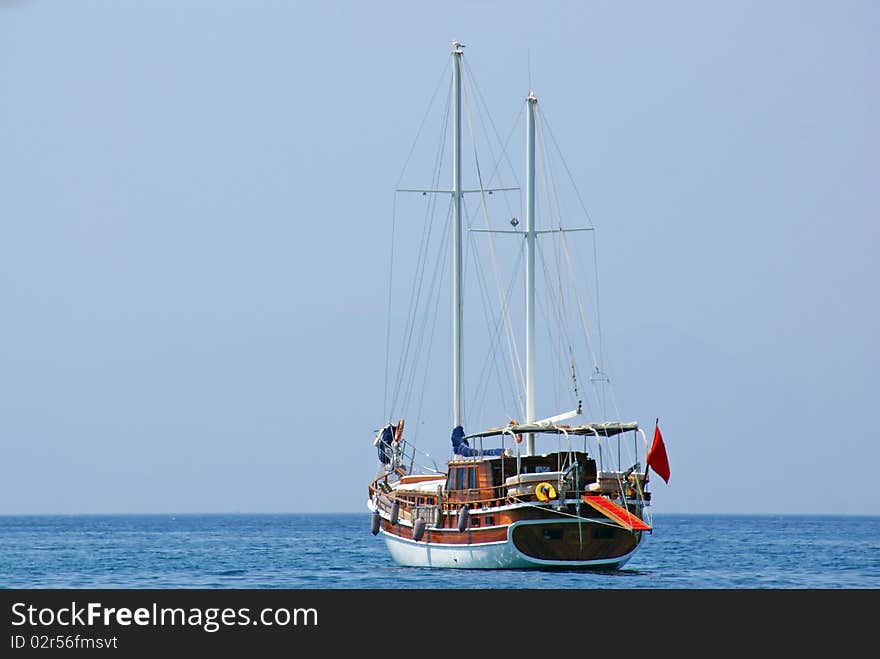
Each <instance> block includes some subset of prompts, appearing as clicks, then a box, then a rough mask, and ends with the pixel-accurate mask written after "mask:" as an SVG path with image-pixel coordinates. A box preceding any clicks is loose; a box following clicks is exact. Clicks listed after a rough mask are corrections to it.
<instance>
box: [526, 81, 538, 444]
mask: <svg viewBox="0 0 880 659" xmlns="http://www.w3.org/2000/svg"><path fill="white" fill-rule="evenodd" d="M526 103H528V113H527V116H528V120H527V122H526V423H532V422H534V420H535V237H536V236H537V232H536V231H535V110H536V106H537V105H538V99H537V97H536V96H535V95H534V94H533V93H532V92H529V96H528V98H526ZM534 453H535V435H534V434H533V433H529V434H528V435H527V436H526V455H534Z"/></svg>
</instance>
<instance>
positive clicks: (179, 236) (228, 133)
mask: <svg viewBox="0 0 880 659" xmlns="http://www.w3.org/2000/svg"><path fill="white" fill-rule="evenodd" d="M878 33H880V5H878V4H877V3H875V2H868V1H865V2H856V1H852V0H846V1H834V2H831V1H827V2H810V1H805V2H800V1H798V2H795V1H791V2H789V1H774V2H748V1H736V2H710V3H706V2H679V1H671V2H630V3H613V2H574V1H572V2H546V3H543V4H540V5H536V4H535V3H531V2H501V1H498V2H489V1H484V2H469V3H465V2H449V3H418V2H416V3H408V2H385V1H373V2H334V1H330V2H311V3H295V2H280V1H279V2H268V1H267V2H245V1H240V2H232V1H226V0H221V1H217V0H212V1H207V0H205V1H192V2H171V1H154V2H134V1H133V0H115V1H109V0H108V1H104V2H98V1H87V0H73V1H70V2H49V1H48V0H0V89H2V91H0V339H2V340H0V513H104V512H133V513H136V512H181V513H182V512H237V511H241V512H309V511H315V512H324V511H327V512H331V511H340V512H341V511H363V510H365V507H364V504H365V498H366V487H367V482H368V480H369V479H370V478H371V477H372V476H373V474H374V472H375V465H376V461H375V451H374V449H373V447H372V439H373V432H374V429H375V428H377V427H378V425H379V424H381V423H382V418H381V417H382V414H383V409H382V405H383V373H384V370H383V369H384V363H385V362H384V357H385V352H384V349H385V347H384V341H385V310H386V275H387V271H386V268H385V259H386V257H387V255H388V250H387V239H388V232H389V221H390V201H391V198H392V190H393V188H394V186H395V184H396V183H397V177H398V175H399V174H400V171H401V167H402V165H403V162H404V161H405V159H406V155H407V150H408V148H409V146H410V144H411V143H412V140H413V137H414V135H415V133H416V131H417V129H418V123H419V121H420V119H421V118H422V115H423V112H424V108H425V105H426V103H427V101H428V99H429V97H430V95H431V93H432V92H433V90H434V88H435V85H436V81H437V79H438V76H440V74H441V73H442V71H443V69H444V67H445V66H446V65H447V60H448V57H449V44H450V42H451V41H452V40H453V39H459V40H461V41H463V42H464V43H465V44H467V46H468V47H467V50H466V57H467V58H468V62H469V63H470V65H471V66H472V67H473V69H474V70H475V71H476V72H478V73H479V75H480V78H481V80H482V81H483V83H484V84H483V91H484V93H485V94H486V99H487V102H488V104H489V105H490V106H492V107H493V108H495V109H497V111H498V115H497V116H498V118H499V122H500V124H501V125H506V124H505V122H506V121H508V120H509V119H512V118H513V117H514V116H515V114H516V111H517V105H516V104H517V103H521V102H522V98H523V96H524V94H525V92H526V85H527V80H528V69H529V68H530V69H531V79H532V84H533V87H534V88H535V89H536V91H537V93H538V94H539V96H540V97H541V99H542V103H545V106H544V107H547V108H549V109H550V110H549V111H550V112H551V116H552V119H553V130H554V133H555V134H556V135H557V136H560V135H562V136H565V138H566V147H567V148H566V159H567V162H568V163H569V164H571V165H572V167H573V169H574V172H575V173H576V176H577V178H578V179H579V180H580V181H582V184H581V185H580V189H581V192H582V193H583V194H584V196H585V201H586V204H587V206H588V207H589V210H590V213H591V216H592V218H593V220H594V221H595V224H596V226H597V227H599V231H600V235H601V238H600V243H599V244H600V247H601V248H602V249H603V250H604V251H603V253H609V254H614V255H616V256H615V257H614V258H610V257H609V258H605V259H602V258H600V267H601V268H602V271H601V273H600V279H601V281H602V282H603V290H602V295H603V305H604V316H603V324H604V329H605V334H606V336H607V341H608V344H607V345H608V349H609V353H610V355H609V357H610V359H611V361H612V363H613V364H614V377H615V383H616V389H615V390H616V393H617V396H618V398H619V400H620V401H621V403H622V406H623V407H624V408H625V409H626V410H627V414H626V416H627V417H629V418H633V419H635V420H638V421H640V422H641V423H642V424H643V425H644V426H646V427H648V428H649V429H650V428H651V427H652V426H653V420H654V417H660V419H661V427H662V429H663V433H664V437H665V439H666V445H667V450H668V453H669V459H670V463H671V467H672V477H671V479H670V483H669V484H668V485H666V484H664V483H662V482H661V481H660V480H659V479H654V481H653V483H654V488H653V489H654V503H655V508H654V510H655V513H657V514H662V513H664V512H669V513H704V512H719V513H846V514H863V513H864V514H880V498H878V497H877V495H876V491H875V489H874V487H873V473H874V470H875V467H876V465H877V464H880V433H878V425H877V423H878V419H877V399H878V382H877V374H878V372H880V339H878V337H880V322H878V320H880V310H878V304H877V301H878V293H877V289H878V284H880V268H878V265H877V256H876V252H877V249H878V247H880V230H878V220H880V213H878V210H880V201H878V190H880V176H878V174H880V129H878V125H880V124H878V121H877V117H880V93H878V78H877V63H878V62H880V41H878V40H877V34H878ZM529 62H530V65H529ZM446 347H447V343H446V342H445V340H444V342H441V343H440V344H439V348H438V349H439V350H445V349H446ZM444 377H445V375H444ZM443 404H446V402H445V401H444V403H443ZM430 443H431V446H429V447H427V448H428V449H429V450H433V451H434V452H441V453H442V452H443V451H446V450H447V447H448V434H447V431H444V433H443V435H442V436H439V437H436V439H432V440H430Z"/></svg>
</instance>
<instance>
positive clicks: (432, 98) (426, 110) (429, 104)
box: [395, 58, 452, 188]
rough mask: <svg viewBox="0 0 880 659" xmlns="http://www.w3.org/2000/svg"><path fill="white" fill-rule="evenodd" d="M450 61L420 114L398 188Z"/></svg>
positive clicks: (447, 62)
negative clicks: (422, 113)
mask: <svg viewBox="0 0 880 659" xmlns="http://www.w3.org/2000/svg"><path fill="white" fill-rule="evenodd" d="M450 62H451V58H449V59H447V60H446V66H445V67H443V73H442V74H441V75H440V78H439V79H438V80H437V84H436V85H435V86H434V93H433V94H431V100H429V101H428V107H427V108H425V114H424V116H422V121H421V123H419V128H418V130H417V131H416V136H415V138H414V139H413V143H412V146H410V148H409V153H408V154H407V156H406V160H404V162H403V169H402V170H401V172H400V177H399V178H398V179H397V185H396V186H395V187H398V188H399V187H400V183H401V181H403V177H404V174H406V168H407V167H408V166H409V161H410V160H411V159H412V156H413V152H414V151H415V149H416V144H417V143H418V141H419V137H420V136H421V134H422V130H423V129H424V127H425V122H426V121H427V119H428V115H429V114H430V112H431V108H432V107H433V106H434V99H435V98H437V92H439V91H440V85H441V83H442V82H443V79H444V78H446V72H447V71H448V70H449V66H450ZM449 85H450V88H451V86H452V80H451V78H450V82H449Z"/></svg>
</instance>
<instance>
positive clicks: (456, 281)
mask: <svg viewBox="0 0 880 659" xmlns="http://www.w3.org/2000/svg"><path fill="white" fill-rule="evenodd" d="M462 48H464V45H463V44H461V43H459V42H458V41H453V42H452V57H453V62H452V64H453V66H452V89H453V96H454V98H453V105H454V107H453V121H452V206H453V214H454V217H453V218H452V418H453V422H452V423H453V427H455V426H460V425H462V393H461V370H462V356H461V335H462V331H461V328H462V319H463V318H462V316H463V314H462V308H463V306H464V304H463V294H462V266H461V261H462V258H461V251H462V250H461V195H462V192H461V55H462V50H461V49H462Z"/></svg>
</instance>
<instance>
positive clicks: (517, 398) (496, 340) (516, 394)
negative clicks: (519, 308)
mask: <svg viewBox="0 0 880 659" xmlns="http://www.w3.org/2000/svg"><path fill="white" fill-rule="evenodd" d="M472 240H475V239H473V238H472ZM522 256H523V250H520V251H519V258H518V259H517V260H516V263H515V264H514V269H513V273H512V275H511V279H510V283H509V285H508V288H507V294H506V300H507V304H508V305H509V299H510V297H511V296H512V294H513V287H514V283H515V282H516V279H517V277H518V276H519V266H520V264H521V263H522ZM475 262H476V263H477V264H479V259H475ZM477 267H478V270H479V272H480V275H481V276H482V277H483V278H482V279H481V280H480V283H481V284H483V286H481V288H480V292H481V293H482V294H483V301H484V303H485V304H484V305H483V315H484V317H485V319H486V324H487V327H488V329H489V337H490V344H489V347H490V350H489V353H488V354H487V356H486V361H485V362H484V364H483V367H482V368H481V369H480V378H479V380H478V382H479V383H482V384H481V385H478V387H477V391H476V392H475V394H474V399H475V400H477V401H479V404H480V405H482V404H483V401H484V399H485V396H486V394H487V392H488V376H486V371H487V370H488V369H489V367H490V365H494V366H495V372H496V377H498V383H499V387H500V388H502V391H503V386H502V385H503V384H505V383H506V384H507V385H508V389H507V392H506V393H509V394H512V395H511V399H512V400H513V408H514V409H516V408H518V409H519V415H518V417H519V418H521V417H522V416H523V415H524V414H525V405H524V402H523V399H522V392H521V390H519V389H517V388H516V387H513V386H511V383H512V382H515V374H513V373H512V374H510V375H511V377H507V378H502V377H501V373H500V372H499V370H498V360H497V359H496V355H497V351H498V348H499V346H500V344H501V335H502V329H503V326H504V317H503V313H501V312H500V311H499V313H498V318H497V321H496V322H495V330H494V331H493V330H492V322H491V320H492V319H491V317H490V315H489V309H490V308H491V305H490V304H489V292H488V286H487V285H486V278H485V276H483V270H482V268H480V266H479V265H478V266H477ZM505 338H507V335H506V334H505ZM508 412H509V409H508ZM514 416H517V415H514ZM493 423H494V420H493Z"/></svg>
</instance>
